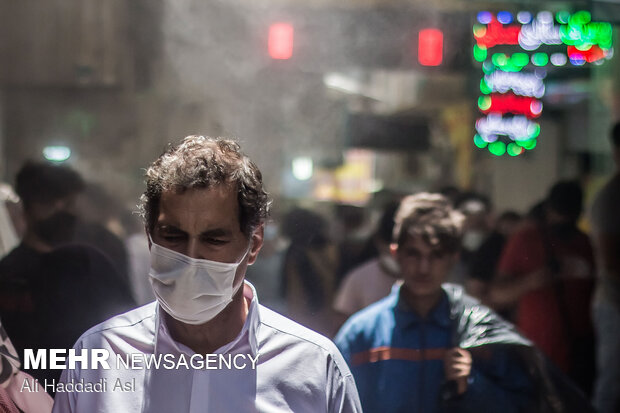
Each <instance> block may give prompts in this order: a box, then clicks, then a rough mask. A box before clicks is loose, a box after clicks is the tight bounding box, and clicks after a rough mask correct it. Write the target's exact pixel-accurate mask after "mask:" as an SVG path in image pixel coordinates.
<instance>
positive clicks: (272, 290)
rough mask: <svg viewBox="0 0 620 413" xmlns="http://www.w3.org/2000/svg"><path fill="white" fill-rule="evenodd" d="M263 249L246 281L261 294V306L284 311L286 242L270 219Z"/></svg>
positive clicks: (274, 222)
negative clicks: (283, 268) (283, 278)
mask: <svg viewBox="0 0 620 413" xmlns="http://www.w3.org/2000/svg"><path fill="white" fill-rule="evenodd" d="M264 232H265V234H264V236H263V247H262V248H261V250H260V255H259V256H258V259H257V260H256V262H255V263H254V265H252V266H251V267H248V270H247V272H246V279H247V280H248V281H250V283H252V285H254V286H255V287H256V289H257V290H258V291H260V292H261V300H262V303H263V305H265V306H267V307H269V308H270V309H272V310H275V311H277V312H285V311H286V303H285V301H284V293H283V291H282V277H279V276H278V275H279V274H280V273H281V272H282V265H283V263H284V255H285V253H286V249H287V245H286V242H285V241H284V240H283V239H282V238H281V236H280V226H279V223H278V222H277V221H275V220H274V218H273V217H272V218H271V219H270V220H269V221H268V222H265V231H264Z"/></svg>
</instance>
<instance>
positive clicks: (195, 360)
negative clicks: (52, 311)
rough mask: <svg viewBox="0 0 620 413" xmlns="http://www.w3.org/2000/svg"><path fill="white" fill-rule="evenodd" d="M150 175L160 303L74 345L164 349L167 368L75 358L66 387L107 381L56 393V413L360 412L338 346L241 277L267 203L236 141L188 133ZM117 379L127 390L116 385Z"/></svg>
mask: <svg viewBox="0 0 620 413" xmlns="http://www.w3.org/2000/svg"><path fill="white" fill-rule="evenodd" d="M146 180H147V182H146V191H145V193H144V195H143V197H142V210H143V212H144V217H145V225H146V229H147V232H148V236H149V240H150V251H151V268H150V271H149V277H150V280H151V283H152V286H153V290H154V293H155V297H156V298H157V301H156V302H154V303H152V304H148V305H146V306H143V307H140V308H138V309H136V310H133V311H130V312H128V313H126V314H123V315H120V316H117V317H114V318H112V319H110V320H108V321H106V322H104V323H102V324H100V325H98V326H95V327H93V328H91V329H90V330H89V331H87V332H86V333H84V334H83V335H82V337H81V338H80V339H79V340H78V342H77V343H76V345H75V346H74V348H75V349H76V350H78V351H79V350H81V349H105V350H107V351H108V352H109V354H110V357H111V359H112V360H115V359H118V358H119V357H120V358H121V359H122V358H123V357H133V358H136V357H138V356H140V355H143V356H145V357H149V356H152V358H157V356H158V355H159V356H165V358H162V359H161V360H164V361H165V360H167V362H166V365H168V366H170V364H172V367H171V368H166V367H165V365H164V364H162V365H159V368H158V367H157V366H154V365H151V367H150V368H135V369H132V368H130V367H125V366H124V365H122V364H121V365H116V364H114V363H111V364H112V365H111V366H110V369H89V368H84V367H82V366H79V365H76V368H75V369H66V370H64V372H63V375H62V378H61V382H62V383H69V382H77V381H80V380H84V381H85V382H92V383H95V382H97V381H98V380H107V382H108V383H110V384H109V388H108V390H107V391H104V392H98V393H94V392H93V393H77V392H73V393H68V392H66V393H57V394H56V399H55V404H54V409H53V412H54V413H71V412H84V413H86V412H93V411H97V412H120V411H144V412H151V413H157V412H188V411H194V410H196V409H199V410H201V411H219V412H256V411H262V412H273V411H294V412H312V413H316V412H360V411H361V408H360V405H359V397H358V395H357V390H356V387H355V382H354V380H353V377H352V375H351V373H350V371H349V369H348V367H347V365H346V363H345V362H344V360H343V359H342V356H341V355H340V353H339V352H338V350H337V348H336V347H335V346H334V344H333V343H332V342H331V341H329V340H328V339H327V338H325V337H323V336H321V335H319V334H317V333H315V332H313V331H311V330H308V329H306V328H304V327H302V326H300V325H299V324H296V323H295V322H293V321H291V320H288V319H286V318H285V317H283V316H281V315H279V314H277V313H275V312H273V311H271V310H269V309H267V308H265V307H263V306H261V305H259V303H258V298H257V293H256V291H255V290H254V288H253V287H252V285H251V284H249V283H248V282H245V280H244V278H245V273H246V269H247V267H248V265H251V264H252V263H254V262H255V261H256V258H257V256H258V253H259V251H260V249H261V247H262V243H263V236H264V229H263V228H264V227H263V224H264V222H265V219H266V218H267V216H268V211H269V204H270V201H269V197H268V195H267V193H266V192H265V190H264V188H263V184H262V176H261V173H260V171H259V170H258V168H257V167H256V165H255V164H254V163H253V162H252V161H251V160H250V159H249V158H248V157H247V156H245V155H244V154H242V153H241V151H240V147H239V145H238V144H237V143H235V142H233V141H230V140H225V139H221V138H218V139H213V138H207V137H202V136H189V137H187V138H185V139H184V140H183V141H182V142H181V143H180V144H178V145H176V146H173V147H170V148H169V149H168V150H167V151H166V152H164V153H163V154H162V155H161V156H160V157H159V158H158V159H157V160H156V161H155V162H153V163H152V164H151V165H150V167H149V168H148V170H147V172H146ZM213 356H215V358H216V359H215V368H213V359H214V357H213ZM227 359H228V360H231V363H234V364H227V363H226V360H227ZM233 359H234V360H236V361H234V362H232V360H233ZM218 360H219V365H218ZM201 362H202V363H201ZM183 363H185V364H183ZM187 363H189V364H187ZM175 366H176V367H177V368H175ZM208 366H212V367H211V368H209V367H208ZM119 377H121V378H122V380H123V382H127V383H129V386H130V387H131V389H130V391H125V392H123V391H118V390H117V391H114V389H113V385H114V383H115V382H116V380H117V379H118V378H119ZM132 384H133V386H134V387H132Z"/></svg>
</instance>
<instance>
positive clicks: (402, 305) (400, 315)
mask: <svg viewBox="0 0 620 413" xmlns="http://www.w3.org/2000/svg"><path fill="white" fill-rule="evenodd" d="M401 289H402V284H401V285H399V286H397V287H396V286H395V287H394V288H393V289H392V293H391V296H392V308H393V311H394V316H395V318H396V319H397V320H398V322H399V324H401V325H403V326H409V325H414V324H419V323H422V322H424V321H427V322H430V323H433V324H437V325H439V326H441V327H450V325H451V323H452V321H451V319H450V303H449V301H448V296H447V295H446V293H445V291H444V290H443V289H442V291H441V299H440V300H439V302H438V303H437V305H436V306H435V307H434V308H433V309H432V310H431V312H430V313H429V315H428V318H427V320H424V319H422V318H421V317H420V316H419V315H417V314H416V313H415V311H413V309H412V308H411V307H410V306H409V305H408V304H407V303H406V302H405V300H403V299H402V297H401Z"/></svg>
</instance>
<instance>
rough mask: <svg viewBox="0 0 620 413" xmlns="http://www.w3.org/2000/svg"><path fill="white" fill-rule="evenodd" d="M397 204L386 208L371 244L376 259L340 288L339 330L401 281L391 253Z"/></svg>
mask: <svg viewBox="0 0 620 413" xmlns="http://www.w3.org/2000/svg"><path fill="white" fill-rule="evenodd" d="M398 205H399V203H398V202H390V203H388V204H386V205H385V207H384V209H383V213H382V214H381V219H380V220H379V223H378V225H377V228H376V230H375V233H374V235H373V236H372V239H371V242H372V247H373V248H374V249H375V250H376V253H377V256H376V257H373V258H371V259H369V260H367V261H366V262H364V263H363V264H360V265H359V266H357V267H356V268H354V269H353V270H351V271H350V272H349V273H348V274H347V275H346V276H345V277H344V279H343V281H342V284H340V287H339V288H338V292H337V294H336V298H335V299H334V303H333V308H334V311H335V313H336V315H335V316H334V318H335V324H336V327H337V328H340V327H341V326H342V324H344V322H345V321H346V320H347V318H349V317H350V316H351V315H353V314H354V313H356V312H358V311H359V310H361V309H362V308H365V307H367V306H369V305H370V304H372V303H374V302H376V301H379V300H380V299H382V298H383V297H386V296H388V295H389V294H390V292H391V291H392V287H393V286H394V284H395V283H397V282H398V281H399V277H400V268H399V267H398V263H397V262H396V259H394V257H393V256H392V254H391V253H390V243H391V241H392V230H393V229H394V214H395V213H396V210H397V209H398Z"/></svg>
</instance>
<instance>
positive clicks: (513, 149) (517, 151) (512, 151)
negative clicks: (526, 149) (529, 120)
mask: <svg viewBox="0 0 620 413" xmlns="http://www.w3.org/2000/svg"><path fill="white" fill-rule="evenodd" d="M506 152H508V155H510V156H518V155H521V152H523V148H522V147H521V146H519V145H517V144H516V143H514V142H511V143H509V144H508V146H507V147H506Z"/></svg>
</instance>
